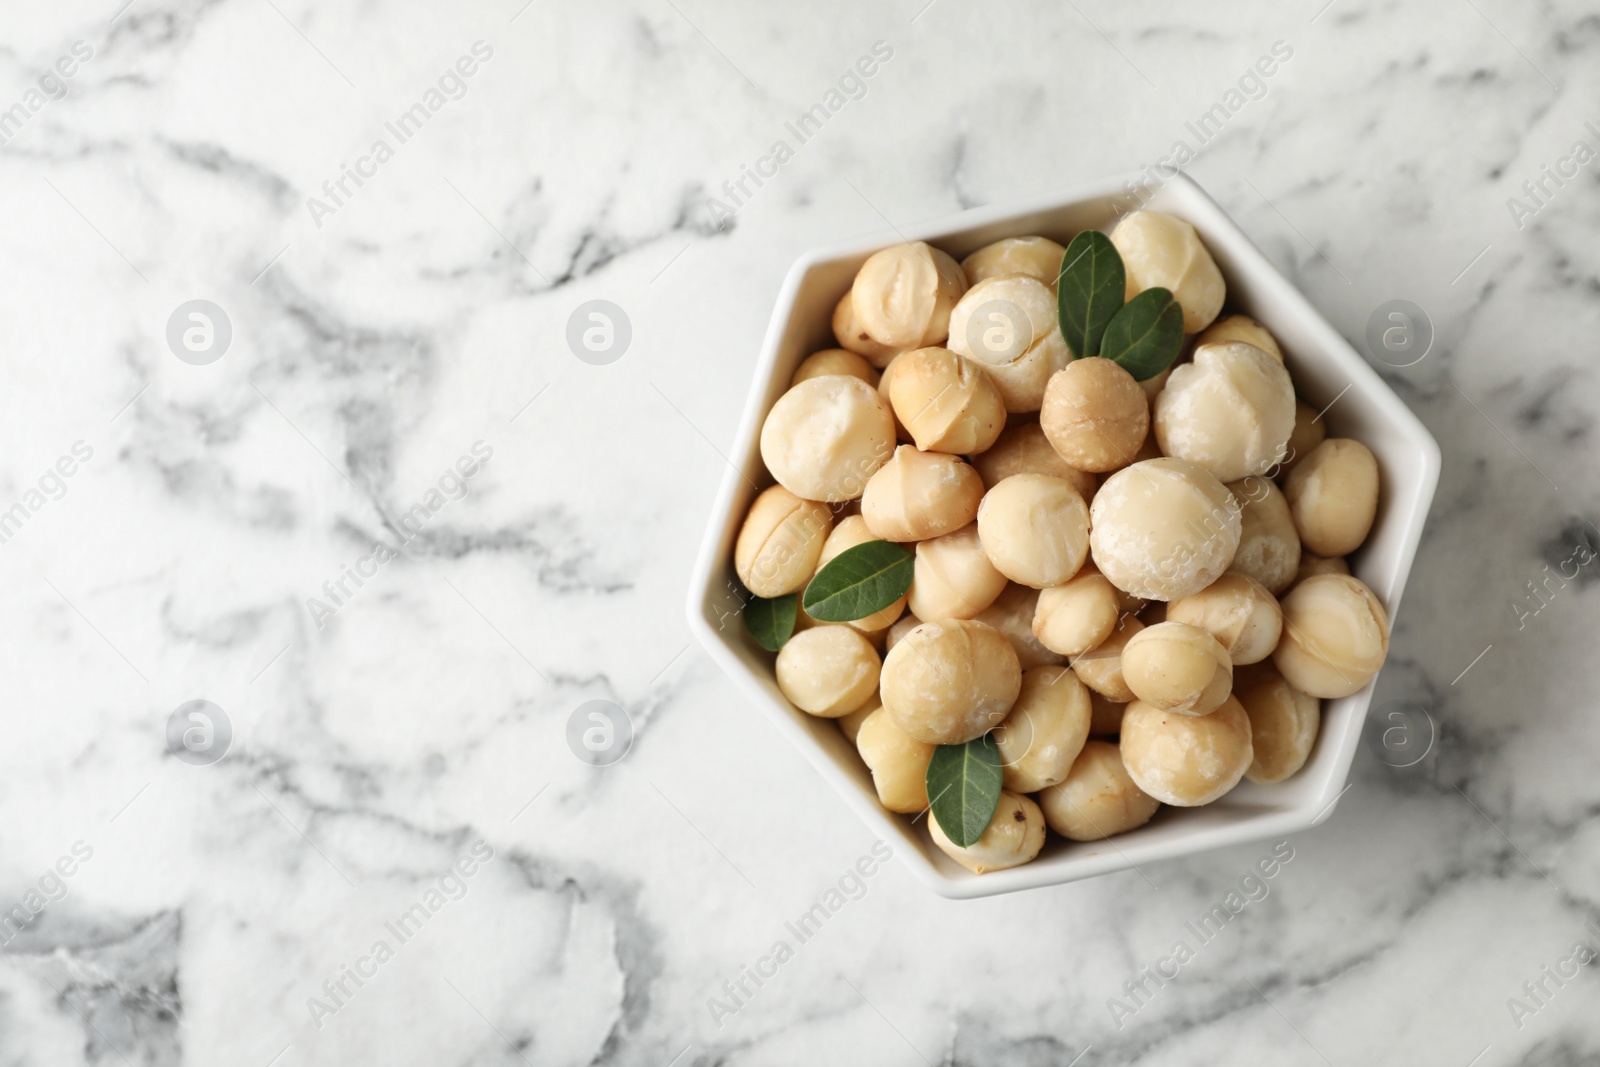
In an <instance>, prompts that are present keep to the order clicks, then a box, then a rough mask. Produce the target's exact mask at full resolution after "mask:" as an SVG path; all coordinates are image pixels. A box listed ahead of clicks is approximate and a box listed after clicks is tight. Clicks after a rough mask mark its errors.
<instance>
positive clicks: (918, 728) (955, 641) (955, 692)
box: [784, 619, 1022, 745]
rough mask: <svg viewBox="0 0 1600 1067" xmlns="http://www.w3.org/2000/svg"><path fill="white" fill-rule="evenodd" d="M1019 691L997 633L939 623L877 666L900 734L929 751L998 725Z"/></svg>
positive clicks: (909, 637) (1017, 668)
mask: <svg viewBox="0 0 1600 1067" xmlns="http://www.w3.org/2000/svg"><path fill="white" fill-rule="evenodd" d="M807 632H815V631H807ZM851 632H852V633H854V631H851ZM789 643H790V644H793V643H794V639H793V638H790V641H789ZM784 647H785V648H787V647H788V646H787V645H786V646H784ZM1021 689H1022V667H1021V665H1020V664H1019V663H1018V662H1017V654H1016V652H1015V651H1014V650H1013V649H1012V647H1011V642H1010V641H1007V640H1006V638H1005V636H1004V635H1003V634H1001V633H1000V631H998V630H996V629H995V628H994V627H992V626H986V625H984V624H983V623H981V622H971V621H967V620H962V619H947V620H943V621H938V622H925V623H923V624H922V625H921V626H918V627H917V628H916V629H914V630H912V631H911V632H910V633H908V634H906V635H905V636H904V637H902V638H901V639H900V641H899V642H898V643H897V644H896V645H895V646H894V648H893V650H891V651H890V653H889V655H888V657H887V658H886V659H885V660H884V663H883V677H882V680H881V690H880V691H881V693H882V696H883V706H884V708H885V709H886V710H887V711H888V712H889V714H890V715H891V716H892V717H893V718H894V721H895V723H896V724H897V725H898V726H899V727H900V728H901V729H902V730H904V731H905V732H906V733H908V734H910V735H911V736H912V737H915V738H916V739H917V740H919V741H926V742H928V744H930V745H960V744H964V743H965V742H967V741H970V740H972V739H973V738H974V737H981V736H983V735H984V734H986V733H988V732H989V731H990V730H991V729H993V728H994V727H995V726H997V725H999V723H1000V722H1001V721H1002V720H1003V719H1004V718H1005V717H1006V713H1007V712H1008V711H1010V710H1011V705H1012V704H1014V703H1015V702H1016V699H1017V693H1018V692H1019V691H1020V690H1021Z"/></svg>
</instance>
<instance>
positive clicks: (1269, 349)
mask: <svg viewBox="0 0 1600 1067" xmlns="http://www.w3.org/2000/svg"><path fill="white" fill-rule="evenodd" d="M1180 302H1181V301H1180ZM1228 341H1243V342H1244V343H1245V344H1247V345H1255V346H1256V347H1257V348H1259V349H1261V351H1263V352H1265V353H1267V355H1269V356H1271V357H1273V358H1274V359H1276V360H1278V361H1279V362H1280V363H1281V362H1282V361H1283V349H1281V348H1279V347H1278V339H1277V338H1275V337H1273V336H1272V334H1271V333H1269V332H1268V330H1267V328H1266V327H1265V326H1263V325H1261V324H1260V323H1259V322H1257V321H1256V320H1255V319H1252V318H1251V317H1250V316H1249V315H1224V316H1222V318H1220V319H1218V320H1217V321H1216V322H1213V323H1212V324H1211V325H1210V326H1207V327H1206V328H1205V330H1204V331H1203V332H1201V334H1200V336H1199V337H1197V338H1196V339H1195V344H1196V345H1220V344H1225V343H1227V342H1228Z"/></svg>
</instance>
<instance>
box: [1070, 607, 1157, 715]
mask: <svg viewBox="0 0 1600 1067" xmlns="http://www.w3.org/2000/svg"><path fill="white" fill-rule="evenodd" d="M1142 630H1144V624H1143V623H1142V622H1140V621H1139V620H1138V619H1135V618H1132V617H1125V618H1123V619H1122V620H1121V621H1120V622H1119V623H1118V624H1117V628H1116V629H1115V630H1112V631H1111V636H1110V637H1108V638H1106V639H1105V640H1104V641H1102V642H1100V644H1098V645H1097V646H1095V647H1094V648H1092V649H1090V650H1089V651H1088V652H1085V653H1084V654H1083V655H1081V656H1079V657H1078V658H1077V659H1075V660H1073V661H1072V672H1073V673H1074V674H1076V675H1077V676H1078V677H1079V679H1081V680H1082V682H1083V684H1084V685H1086V686H1088V687H1089V688H1090V689H1093V690H1094V691H1095V692H1096V693H1099V694H1100V695H1101V696H1103V697H1105V698H1106V699H1107V700H1110V701H1112V702H1113V703H1117V704H1126V703H1127V702H1128V701H1130V700H1132V699H1133V690H1132V689H1130V688H1129V687H1128V680H1127V678H1126V677H1124V676H1123V673H1122V651H1123V649H1124V648H1126V647H1127V645H1128V642H1129V641H1131V640H1133V638H1134V636H1135V635H1136V634H1138V633H1140V632H1141V631H1142Z"/></svg>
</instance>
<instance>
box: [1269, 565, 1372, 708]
mask: <svg viewBox="0 0 1600 1067" xmlns="http://www.w3.org/2000/svg"><path fill="white" fill-rule="evenodd" d="M1388 654H1389V615H1388V612H1386V611H1384V609H1383V604H1382V603H1380V602H1379V600H1378V598H1377V597H1376V596H1374V595H1373V593H1372V590H1370V589H1368V588H1367V587H1366V584H1365V583H1364V582H1362V581H1361V580H1360V579H1358V578H1352V577H1350V576H1349V575H1345V574H1320V575H1317V576H1316V577H1315V578H1307V579H1306V580H1305V581H1303V582H1301V583H1300V584H1299V585H1297V586H1295V587H1294V588H1293V589H1291V590H1289V594H1288V595H1287V596H1285V597H1284V598H1283V638H1282V639H1281V640H1280V641H1279V642H1278V647H1277V649H1276V650H1275V651H1274V652H1273V654H1272V662H1273V663H1274V664H1276V665H1277V668H1278V670H1279V672H1280V673H1282V675H1283V676H1284V677H1285V678H1286V679H1288V681H1289V684H1290V685H1292V686H1294V687H1295V688H1296V689H1298V690H1300V691H1301V692H1303V693H1309V694H1310V695H1312V696H1314V697H1322V698H1324V699H1328V700H1331V699H1333V698H1335V697H1347V696H1349V695H1350V694H1351V693H1354V692H1356V691H1358V690H1359V689H1361V688H1362V687H1363V686H1365V685H1366V684H1367V683H1368V682H1369V681H1371V680H1372V676H1373V675H1375V674H1377V673H1378V670H1379V668H1381V667H1382V666H1383V661H1384V658H1385V657H1386V656H1388Z"/></svg>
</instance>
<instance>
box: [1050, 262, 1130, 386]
mask: <svg viewBox="0 0 1600 1067" xmlns="http://www.w3.org/2000/svg"><path fill="white" fill-rule="evenodd" d="M1127 284H1128V283H1127V275H1126V273H1125V272H1124V270H1123V267H1122V256H1121V254H1119V253H1118V252H1117V246H1116V245H1114V244H1112V243H1111V238H1109V237H1107V236H1106V235H1105V234H1103V233H1101V232H1100V231H1099V230H1084V231H1083V232H1082V233H1080V234H1078V236H1076V237H1074V238H1073V239H1072V243H1071V244H1069V245H1067V254H1066V255H1064V256H1062V257H1061V272H1060V274H1059V275H1058V276H1057V277H1056V311H1057V319H1058V320H1059V322H1060V324H1061V336H1062V337H1064V338H1066V341H1067V347H1068V348H1070V349H1072V356H1073V358H1074V359H1084V358H1086V357H1088V356H1094V355H1098V354H1099V353H1100V344H1101V335H1102V334H1104V333H1105V330H1106V324H1107V323H1108V322H1110V321H1111V319H1112V317H1113V316H1115V315H1116V313H1117V312H1118V310H1120V309H1121V307H1122V297H1123V294H1124V293H1125V292H1126V287H1127Z"/></svg>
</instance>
